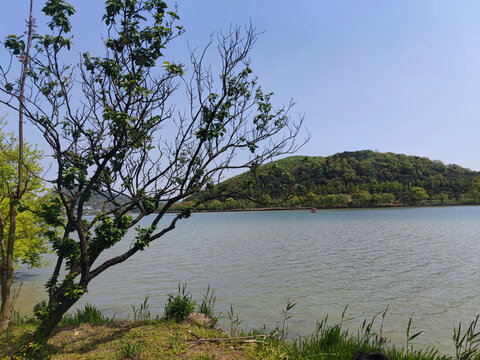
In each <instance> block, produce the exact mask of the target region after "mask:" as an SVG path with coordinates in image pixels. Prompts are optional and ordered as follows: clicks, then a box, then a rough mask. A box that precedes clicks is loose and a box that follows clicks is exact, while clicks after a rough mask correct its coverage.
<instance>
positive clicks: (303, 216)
mask: <svg viewBox="0 0 480 360" xmlns="http://www.w3.org/2000/svg"><path fill="white" fill-rule="evenodd" d="M131 241H132V240H131V238H130V239H125V240H124V241H122V243H121V244H119V248H117V249H113V250H112V251H111V252H110V253H109V254H110V255H112V254H114V253H120V252H121V250H125V249H126V248H128V247H129V246H130V244H131ZM479 269H480V207H443V208H439V207H437V208H408V209H362V210H320V211H319V212H318V213H316V214H312V213H310V212H309V211H267V212H235V213H205V214H194V215H193V216H192V217H191V218H190V219H188V220H184V221H183V222H182V223H179V225H177V229H175V230H174V231H172V232H171V233H170V234H168V235H167V236H165V237H164V238H162V239H160V240H159V241H158V242H157V243H155V244H153V245H152V246H151V247H150V248H147V250H146V251H145V252H143V253H140V254H138V255H136V256H135V257H134V258H132V259H130V260H129V261H127V262H126V263H124V264H121V265H119V266H117V267H114V268H112V269H110V270H109V271H107V272H105V273H104V274H103V275H101V276H100V277H99V278H97V279H96V280H94V281H93V282H92V283H91V285H90V288H89V291H90V292H89V293H88V294H87V295H86V296H85V297H84V298H83V299H82V302H81V303H80V305H82V304H83V303H85V302H89V303H93V304H95V305H96V306H97V307H99V308H100V309H101V310H103V311H104V312H105V313H106V314H108V315H113V314H116V316H117V318H118V317H127V316H129V315H130V317H131V314H132V308H131V305H132V304H140V303H141V302H142V301H143V299H144V297H145V295H149V296H150V309H151V312H152V314H159V315H161V314H162V312H163V306H164V304H165V299H166V295H167V294H168V293H170V292H174V291H176V288H177V284H178V283H179V282H182V283H183V282H186V283H187V284H188V289H189V290H190V291H191V292H192V294H193V296H194V297H195V298H197V299H200V298H201V296H202V295H203V293H204V292H205V288H206V287H207V285H208V284H210V285H211V286H212V287H213V288H214V289H215V291H216V293H217V310H218V311H221V312H222V313H223V314H224V315H225V314H226V313H227V311H228V309H229V306H230V304H233V306H234V310H235V312H236V313H238V315H239V317H240V319H243V323H242V326H243V327H246V328H250V327H257V328H260V327H263V326H264V325H265V326H266V327H267V328H271V327H274V326H275V325H276V323H277V322H279V321H281V318H282V308H284V307H285V304H286V302H287V299H288V298H290V299H292V300H294V301H295V302H296V303H297V305H296V306H295V307H294V309H293V317H292V319H291V320H290V323H289V332H290V334H291V335H295V334H297V333H299V334H306V333H309V332H312V331H313V330H314V329H315V323H316V321H319V320H321V319H323V318H324V316H325V315H326V314H328V315H329V319H330V320H331V321H332V322H334V321H337V320H339V319H340V315H341V313H342V311H343V308H344V306H345V305H347V304H348V305H349V307H348V311H347V317H348V318H349V319H350V320H349V321H347V325H348V326H349V327H350V328H352V329H358V327H359V325H360V324H361V322H362V321H363V320H364V319H365V318H371V317H372V316H374V315H375V314H376V313H378V312H381V311H383V310H384V309H385V308H386V307H387V306H389V311H388V313H387V317H386V319H385V325H384V333H385V334H386V336H387V337H388V338H389V339H391V340H392V341H393V342H395V343H398V344H402V343H403V342H404V340H405V333H406V327H407V323H408V319H409V317H410V316H413V330H415V331H420V330H423V331H424V332H423V333H422V334H421V335H420V337H418V338H417V339H416V340H415V341H416V344H418V345H420V346H426V345H435V346H437V347H438V348H440V349H441V350H443V351H448V352H451V351H452V349H453V342H452V340H451V339H452V335H453V328H454V326H455V325H456V324H458V322H459V321H463V322H470V321H471V320H473V319H474V317H475V316H476V314H477V313H480V274H479ZM47 270H49V269H41V270H32V271H28V270H23V271H20V273H19V276H18V279H19V281H20V280H21V281H23V282H24V287H23V289H22V293H21V299H20V301H19V305H20V306H21V307H22V309H25V310H24V312H27V311H28V308H29V307H31V305H32V304H33V302H34V301H37V300H40V299H41V296H42V294H43V292H42V291H43V290H42V287H43V284H44V283H45V281H46V279H47V278H48V274H49V272H48V271H47ZM224 321H226V320H224Z"/></svg>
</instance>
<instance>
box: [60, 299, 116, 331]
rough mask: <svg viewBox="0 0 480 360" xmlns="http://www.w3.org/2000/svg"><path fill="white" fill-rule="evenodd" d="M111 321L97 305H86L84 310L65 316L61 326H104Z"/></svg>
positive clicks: (77, 310)
mask: <svg viewBox="0 0 480 360" xmlns="http://www.w3.org/2000/svg"><path fill="white" fill-rule="evenodd" d="M108 321H110V319H108V318H107V317H105V316H104V315H103V314H102V312H101V311H100V310H98V309H97V308H96V307H95V305H90V304H86V305H85V306H84V308H83V309H76V310H75V313H73V314H65V315H64V316H63V318H62V320H61V321H60V324H59V326H73V325H81V324H104V323H106V322H108Z"/></svg>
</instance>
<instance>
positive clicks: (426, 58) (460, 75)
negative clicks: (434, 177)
mask: <svg viewBox="0 0 480 360" xmlns="http://www.w3.org/2000/svg"><path fill="white" fill-rule="evenodd" d="M27 2H28V1H27V0H16V1H9V2H5V3H4V4H2V10H3V11H2V14H3V16H2V22H1V23H0V37H1V38H4V37H5V36H6V35H7V34H9V33H20V32H22V31H23V29H24V19H25V18H26V16H27V6H28V4H27ZM71 4H72V5H74V6H75V7H76V9H77V14H76V15H75V17H74V20H73V25H74V29H73V33H74V34H75V37H74V39H73V41H74V43H75V44H76V47H75V49H74V51H76V52H77V53H80V52H81V51H85V50H90V49H95V48H97V47H99V45H100V35H101V34H102V33H103V27H102V25H101V22H100V18H101V14H102V9H103V1H99V0H95V1H94V0H83V1H80V0H72V1H71ZM169 4H170V5H173V3H172V2H169ZM41 5H42V3H41V2H39V1H37V2H36V4H35V13H36V14H37V17H38V18H39V19H38V23H39V25H42V24H43V23H44V21H43V20H42V18H41V17H40V10H41ZM178 5H179V9H178V13H179V15H180V17H181V21H180V23H181V24H182V25H184V26H185V28H186V30H187V32H186V33H185V35H184V36H183V37H182V38H180V39H178V40H177V41H176V44H175V45H173V46H172V47H171V48H170V49H169V51H168V53H167V56H171V57H172V58H181V57H182V56H184V55H185V54H186V51H187V48H186V47H187V43H188V44H190V46H202V45H204V44H206V42H207V41H208V38H209V35H210V34H211V33H212V32H213V31H216V30H221V29H228V27H229V26H230V24H231V23H233V24H245V23H248V22H249V21H250V20H251V21H252V23H253V25H254V26H255V27H256V28H257V30H258V31H262V32H264V33H263V35H262V36H261V37H260V39H259V41H258V42H257V45H256V47H255V49H254V51H253V52H252V68H253V70H254V72H255V73H256V74H257V75H258V76H259V77H260V82H261V84H262V85H263V87H264V88H265V89H267V90H272V91H274V92H275V94H276V103H277V104H282V103H287V102H288V101H289V99H290V98H293V99H294V100H295V102H296V104H297V105H296V107H295V108H294V110H293V113H292V114H293V115H294V116H296V115H297V114H305V118H306V120H305V126H306V127H307V128H308V130H309V131H310V133H311V140H310V142H309V143H308V144H307V145H306V146H305V147H304V148H302V149H301V150H300V151H299V153H300V154H305V155H321V156H327V155H331V154H333V153H336V152H342V151H353V150H362V149H372V150H378V151H380V152H388V151H391V152H396V153H404V154H409V155H419V156H426V157H429V158H431V159H438V160H442V161H443V162H445V163H457V164H459V165H461V166H464V167H468V168H471V169H474V170H480V157H479V156H478V154H480V141H478V136H479V134H480V121H479V120H480V22H479V21H478V14H480V2H478V1H469V0H464V1H461V2H460V1H444V0H422V1H418V0H402V1H385V0H369V1H367V0H350V1H346V0H330V1H321V0H315V1H314V0H308V1H307V0H297V1H283V0H276V1H272V0H262V1H258V0H257V1H253V0H242V1H233V0H223V1H221V0H205V1H198V0H178ZM5 59H6V53H5V52H0V60H1V61H2V62H3V61H4V60H5ZM0 111H1V112H2V113H5V112H7V110H6V109H0ZM14 120H15V119H14V118H10V117H9V118H7V121H9V122H11V123H12V122H13V121H14ZM37 138H38V134H37V133H36V132H35V131H34V130H33V129H30V128H29V129H28V131H27V140H29V141H30V142H34V139H37Z"/></svg>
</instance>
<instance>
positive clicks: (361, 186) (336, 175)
mask: <svg viewBox="0 0 480 360" xmlns="http://www.w3.org/2000/svg"><path fill="white" fill-rule="evenodd" d="M212 192H216V195H217V199H216V200H212V201H209V202H206V203H205V204H204V205H202V206H201V207H197V210H232V209H248V208H261V207H297V206H314V207H320V208H322V207H325V208H328V207H342V206H343V207H346V206H353V207H355V206H357V207H358V206H385V205H392V204H448V203H465V204H473V203H480V174H479V173H478V172H475V171H472V170H469V169H465V168H462V167H460V166H458V165H445V164H443V163H442V162H441V161H432V160H429V159H427V158H422V157H418V156H407V155H403V154H393V153H377V152H373V151H371V150H364V151H356V152H344V153H340V154H335V155H332V156H329V157H326V158H324V157H311V156H292V157H288V158H285V159H281V160H278V161H275V162H272V163H270V164H268V165H265V166H262V167H259V168H257V169H254V170H253V171H249V172H247V173H244V174H241V175H238V176H236V177H234V178H231V179H228V180H227V181H225V182H223V183H222V184H220V185H219V186H217V187H216V188H215V189H211V190H209V192H208V196H211V195H212ZM223 194H228V196H227V195H223ZM232 194H236V195H234V196H232ZM205 195H206V193H205ZM197 200H198V197H197V198H195V199H189V201H191V202H192V204H193V203H194V202H195V201H197ZM188 204H189V203H188ZM182 206H185V204H181V205H177V207H179V208H181V207H182Z"/></svg>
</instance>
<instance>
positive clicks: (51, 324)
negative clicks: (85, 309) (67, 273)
mask: <svg viewBox="0 0 480 360" xmlns="http://www.w3.org/2000/svg"><path fill="white" fill-rule="evenodd" d="M59 297H60V298H57V299H56V301H57V302H56V304H57V306H56V307H55V309H54V310H53V311H49V313H48V315H47V316H46V317H45V318H44V319H42V321H41V322H40V325H39V326H38V327H37V329H36V331H35V334H34V336H33V338H34V339H35V341H36V342H38V343H43V342H45V341H46V340H47V339H48V338H49V337H50V334H51V333H52V331H53V330H54V329H55V327H56V326H57V325H58V323H59V322H60V320H62V317H63V315H64V314H65V313H66V312H67V311H68V310H69V309H70V308H71V307H72V306H73V305H74V304H75V303H76V302H77V301H78V300H79V299H80V298H73V299H72V298H69V297H66V296H65V295H62V296H59Z"/></svg>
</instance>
